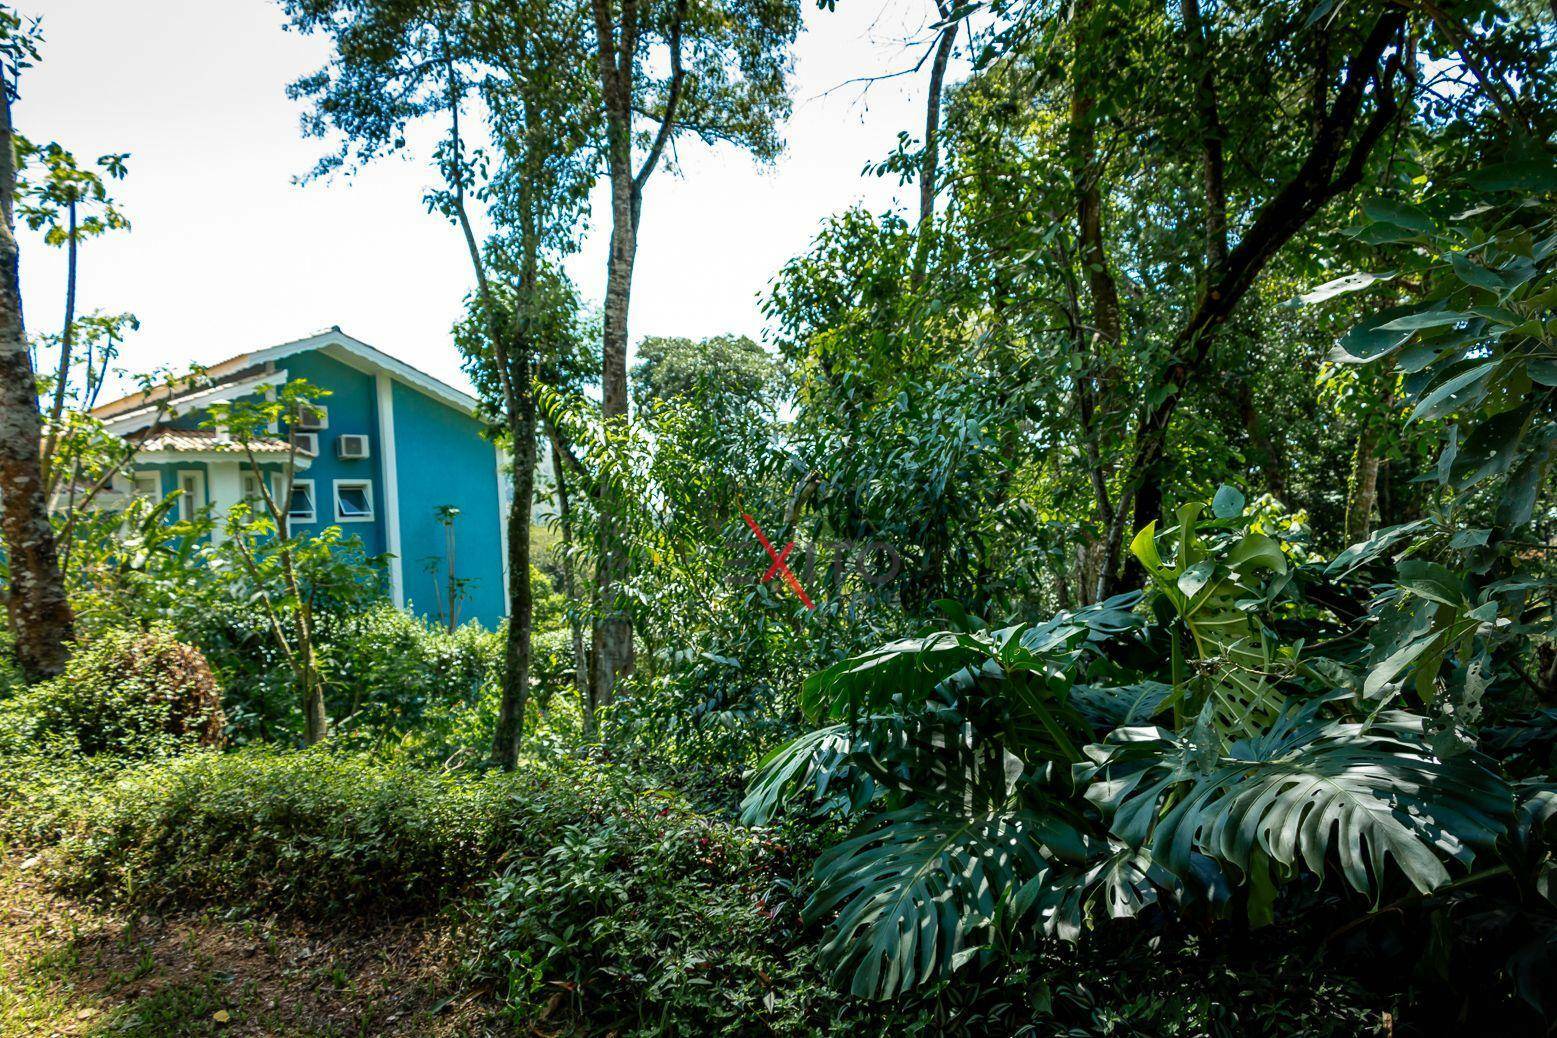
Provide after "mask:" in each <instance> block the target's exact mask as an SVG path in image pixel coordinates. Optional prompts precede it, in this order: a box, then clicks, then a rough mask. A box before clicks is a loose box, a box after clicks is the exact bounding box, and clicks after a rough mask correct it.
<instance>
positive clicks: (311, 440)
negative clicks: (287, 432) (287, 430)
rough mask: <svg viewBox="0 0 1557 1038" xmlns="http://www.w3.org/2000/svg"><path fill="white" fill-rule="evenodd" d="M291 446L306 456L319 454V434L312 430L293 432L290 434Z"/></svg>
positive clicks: (315, 456) (311, 456)
mask: <svg viewBox="0 0 1557 1038" xmlns="http://www.w3.org/2000/svg"><path fill="white" fill-rule="evenodd" d="M292 446H293V447H296V448H297V453H299V454H301V455H303V456H304V457H308V458H317V457H318V456H319V434H318V433H312V432H295V433H293V434H292Z"/></svg>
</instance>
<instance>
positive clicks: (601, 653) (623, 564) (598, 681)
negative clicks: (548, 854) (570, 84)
mask: <svg viewBox="0 0 1557 1038" xmlns="http://www.w3.org/2000/svg"><path fill="white" fill-rule="evenodd" d="M608 103H609V102H608ZM631 118H632V114H631V111H630V109H629V110H627V111H625V112H618V113H617V115H616V116H614V117H613V116H611V115H610V113H609V109H608V119H607V121H608V122H609V123H611V124H612V126H611V130H610V136H611V142H610V149H609V152H610V167H611V255H610V259H609V261H608V263H607V267H606V294H605V314H604V322H603V323H604V337H603V341H602V344H601V345H602V350H601V354H602V367H601V383H600V389H601V393H600V416H601V418H602V419H603V420H604V421H606V422H615V421H625V420H626V418H627V335H628V332H627V314H628V304H629V300H630V297H631V294H632V278H633V263H634V260H635V259H636V257H637V251H638V227H637V223H638V220H637V199H635V198H634V191H633V178H632V168H631V160H632V156H631V152H630V142H629V140H628V134H629V132H630V128H631ZM609 482H610V481H609V480H608V479H604V478H603V479H601V480H600V484H599V488H598V493H599V495H600V496H599V498H598V500H599V516H600V517H599V537H600V542H599V554H598V561H597V562H596V565H595V588H594V598H595V622H594V628H593V631H592V632H591V646H590V648H591V667H590V681H589V699H590V710H589V713H590V714H591V716H593V714H594V713H595V711H596V710H597V709H598V708H600V707H605V706H609V705H610V704H611V701H612V699H613V698H614V696H615V693H616V686H617V683H618V682H619V681H620V680H621V679H622V678H623V677H625V676H626V675H627V674H629V673H631V672H632V669H633V662H634V660H633V629H632V621H631V620H630V619H629V618H628V616H627V613H626V611H625V609H624V608H623V605H622V603H621V602H620V601H619V598H620V593H621V592H620V589H621V584H622V581H623V580H624V579H625V578H626V576H627V559H626V551H625V549H624V547H623V545H622V543H621V537H622V530H621V525H620V516H618V515H617V514H616V511H617V508H616V504H615V502H614V501H612V500H611V498H610V494H611V490H610V487H609Z"/></svg>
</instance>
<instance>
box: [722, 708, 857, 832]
mask: <svg viewBox="0 0 1557 1038" xmlns="http://www.w3.org/2000/svg"><path fill="white" fill-rule="evenodd" d="M853 748H854V738H853V735H852V733H851V731H850V729H849V726H848V725H846V724H830V725H828V726H827V727H826V728H818V729H817V730H816V731H814V732H807V733H805V734H804V735H802V736H800V737H799V738H797V739H792V740H791V741H789V742H787V743H784V744H783V745H781V746H779V747H778V748H777V749H775V750H773V751H771V752H770V753H768V755H767V756H765V757H763V758H762V760H760V761H759V762H758V763H757V768H756V773H755V775H754V777H753V779H752V782H751V785H750V787H749V788H748V789H747V791H746V797H745V799H744V800H742V801H741V823H742V824H743V825H766V824H768V822H770V821H772V819H773V816H774V815H776V814H778V812H779V810H780V809H781V808H782V807H783V806H784V804H785V802H786V801H788V800H789V799H791V798H793V797H795V796H798V795H808V796H809V797H810V798H811V800H812V801H813V802H814V803H817V804H821V805H828V804H831V805H833V806H837V807H845V806H848V807H856V808H857V807H863V806H864V803H866V802H868V800H869V796H870V789H869V784H868V783H867V782H862V781H860V780H859V778H858V776H857V774H856V770H855V769H854V768H853V767H852V766H851V765H850V763H849V755H850V753H851V751H852V750H853ZM862 796H863V798H864V800H863V801H861V802H858V803H857V802H855V801H856V798H857V797H862Z"/></svg>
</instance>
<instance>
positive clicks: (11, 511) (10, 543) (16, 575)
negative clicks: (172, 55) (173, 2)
mask: <svg viewBox="0 0 1557 1038" xmlns="http://www.w3.org/2000/svg"><path fill="white" fill-rule="evenodd" d="M37 40H38V37H37V27H36V25H35V24H32V25H27V24H24V23H23V22H22V19H21V18H20V17H19V16H18V15H17V14H16V13H15V12H13V11H10V10H6V9H0V525H3V527H4V533H5V546H6V555H7V562H8V563H9V565H10V575H11V580H10V584H11V586H10V594H9V595H8V596H7V598H6V612H7V617H8V619H9V621H10V625H11V634H12V637H14V638H15V640H16V655H17V659H18V661H19V662H20V664H21V667H22V671H23V673H24V674H26V676H27V677H28V678H29V679H37V678H42V677H50V676H53V675H55V674H58V673H60V672H61V671H63V670H64V668H65V660H66V658H67V656H68V655H69V649H68V645H69V643H70V640H71V638H72V637H73V635H74V621H73V619H72V616H71V611H70V603H69V601H68V600H67V598H66V595H65V579H64V576H63V575H62V574H61V572H60V568H59V560H58V556H57V552H56V548H55V543H54V529H53V526H52V525H51V524H50V522H49V513H48V506H47V501H46V498H45V494H44V484H43V470H42V465H41V464H40V462H39V454H38V451H39V436H40V434H41V432H42V420H41V418H40V416H39V414H38V384H37V380H36V377H35V375H34V373H33V367H32V356H31V354H30V353H29V352H28V348H27V335H26V330H25V327H24V325H23V322H22V296H21V257H20V252H19V249H18V247H17V241H16V221H15V203H16V140H17V138H16V135H15V133H14V132H13V130H12V126H11V103H12V101H13V100H15V98H16V96H17V92H16V91H17V81H18V77H19V76H20V74H21V73H22V71H24V70H25V69H27V68H28V67H30V66H31V65H32V63H33V62H34V61H35V60H36V59H37V54H38V51H37Z"/></svg>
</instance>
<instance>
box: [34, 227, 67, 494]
mask: <svg viewBox="0 0 1557 1038" xmlns="http://www.w3.org/2000/svg"><path fill="white" fill-rule="evenodd" d="M67 211H68V213H69V216H68V218H67V219H68V226H69V229H70V234H69V237H68V238H66V240H65V326H64V327H63V328H62V329H60V336H59V368H58V369H57V371H56V372H55V375H54V399H53V402H52V404H51V405H50V407H49V424H48V427H47V428H46V429H45V430H44V438H43V458H42V461H41V463H40V464H41V465H42V467H43V481H44V483H45V484H52V483H53V478H52V477H51V475H50V468H51V467H52V466H53V464H54V447H55V444H56V443H58V442H59V425H60V419H61V418H63V417H64V415H65V391H66V389H67V388H68V387H69V385H70V360H71V357H70V354H71V347H72V346H73V345H74V344H75V336H76V203H75V201H74V200H72V201H71V202H70V203H69V205H68V207H67Z"/></svg>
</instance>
